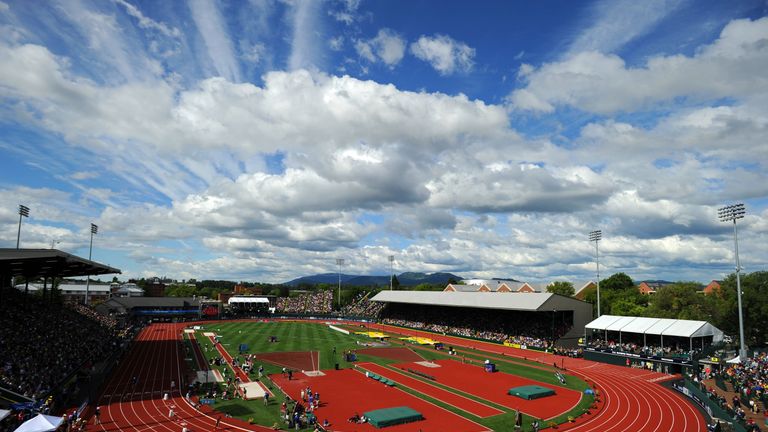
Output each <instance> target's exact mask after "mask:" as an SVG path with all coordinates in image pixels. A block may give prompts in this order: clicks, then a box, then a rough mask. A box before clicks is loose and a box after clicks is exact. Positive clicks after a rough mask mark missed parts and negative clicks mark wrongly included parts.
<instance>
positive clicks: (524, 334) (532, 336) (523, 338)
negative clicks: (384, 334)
mask: <svg viewBox="0 0 768 432" xmlns="http://www.w3.org/2000/svg"><path fill="white" fill-rule="evenodd" d="M567 321H568V319H567V317H566V316H565V315H563V314H561V315H556V316H553V315H552V314H543V313H539V312H526V311H508V312H506V311H502V312H500V311H497V310H494V311H487V312H486V311H483V310H477V309H464V308H450V307H440V306H431V307H425V306H423V305H417V306H413V305H404V304H391V305H390V307H389V308H387V310H386V311H385V314H384V317H383V319H382V322H384V323H385V324H393V325H399V326H403V327H411V328H416V329H421V330H428V331H432V332H437V333H445V334H451V335H456V336H464V337H471V338H475V339H484V340H490V341H495V342H510V343H517V344H521V345H526V346H529V347H537V348H549V347H551V346H553V343H554V341H556V340H557V339H559V338H560V337H561V336H563V335H564V334H565V333H567V332H568V330H569V329H570V327H571V325H570V324H568V322H567Z"/></svg>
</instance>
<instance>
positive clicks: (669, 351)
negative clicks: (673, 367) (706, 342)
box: [587, 337, 699, 359]
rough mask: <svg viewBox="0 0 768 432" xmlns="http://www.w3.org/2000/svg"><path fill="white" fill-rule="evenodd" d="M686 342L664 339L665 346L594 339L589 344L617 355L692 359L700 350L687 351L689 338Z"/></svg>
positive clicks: (685, 339) (591, 346)
mask: <svg viewBox="0 0 768 432" xmlns="http://www.w3.org/2000/svg"><path fill="white" fill-rule="evenodd" d="M683 339H684V340H674V339H673V338H669V337H667V338H664V341H665V342H667V344H665V346H660V345H652V344H647V345H643V344H642V343H636V342H618V341H614V340H604V339H600V338H597V339H592V340H590V341H589V342H588V343H587V346H588V347H590V348H595V349H601V350H609V351H611V352H615V353H627V354H644V355H647V356H656V357H682V358H685V359H691V358H693V356H695V355H696V354H697V353H699V350H698V349H695V348H694V349H693V350H690V349H686V348H689V347H690V346H689V341H688V339H687V338H683Z"/></svg>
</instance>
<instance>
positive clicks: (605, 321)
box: [584, 315, 621, 330]
mask: <svg viewBox="0 0 768 432" xmlns="http://www.w3.org/2000/svg"><path fill="white" fill-rule="evenodd" d="M619 318H621V317H618V316H615V315H601V316H599V317H598V318H597V319H595V320H594V321H592V322H591V323H589V324H587V325H586V326H584V327H585V328H588V329H592V330H607V329H608V326H609V325H611V324H613V323H615V322H616V320H618V319H619Z"/></svg>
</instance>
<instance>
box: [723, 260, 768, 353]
mask: <svg viewBox="0 0 768 432" xmlns="http://www.w3.org/2000/svg"><path fill="white" fill-rule="evenodd" d="M741 291H742V295H741V303H742V306H743V317H744V338H745V343H746V344H747V345H749V346H750V347H762V346H764V345H765V343H766V342H768V335H767V334H766V329H767V328H768V272H766V271H758V272H754V273H749V274H745V275H743V276H742V277H741ZM710 297H714V299H713V300H714V302H715V311H716V313H715V316H714V317H713V321H714V324H715V326H717V327H718V328H719V329H721V330H723V331H724V332H725V333H727V334H730V335H733V336H735V339H736V338H738V334H739V307H738V301H737V298H736V275H735V274H731V275H730V276H728V277H727V278H726V279H725V280H724V281H723V283H722V284H721V289H720V293H719V294H718V295H716V296H710Z"/></svg>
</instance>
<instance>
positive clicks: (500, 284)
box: [443, 279, 597, 300]
mask: <svg viewBox="0 0 768 432" xmlns="http://www.w3.org/2000/svg"><path fill="white" fill-rule="evenodd" d="M462 282H464V283H462V284H448V286H446V287H445V289H444V290H443V291H447V292H500V293H503V292H516V293H545V292H547V287H548V286H549V285H551V283H530V282H520V281H518V280H515V279H465V280H463V281H462ZM590 287H597V284H596V283H595V282H594V281H586V282H576V283H574V284H573V289H574V291H575V294H574V297H575V298H578V299H580V300H583V296H584V294H585V293H586V292H587V291H588V289H589V288H590ZM579 295H581V296H582V297H581V298H580V297H579Z"/></svg>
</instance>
